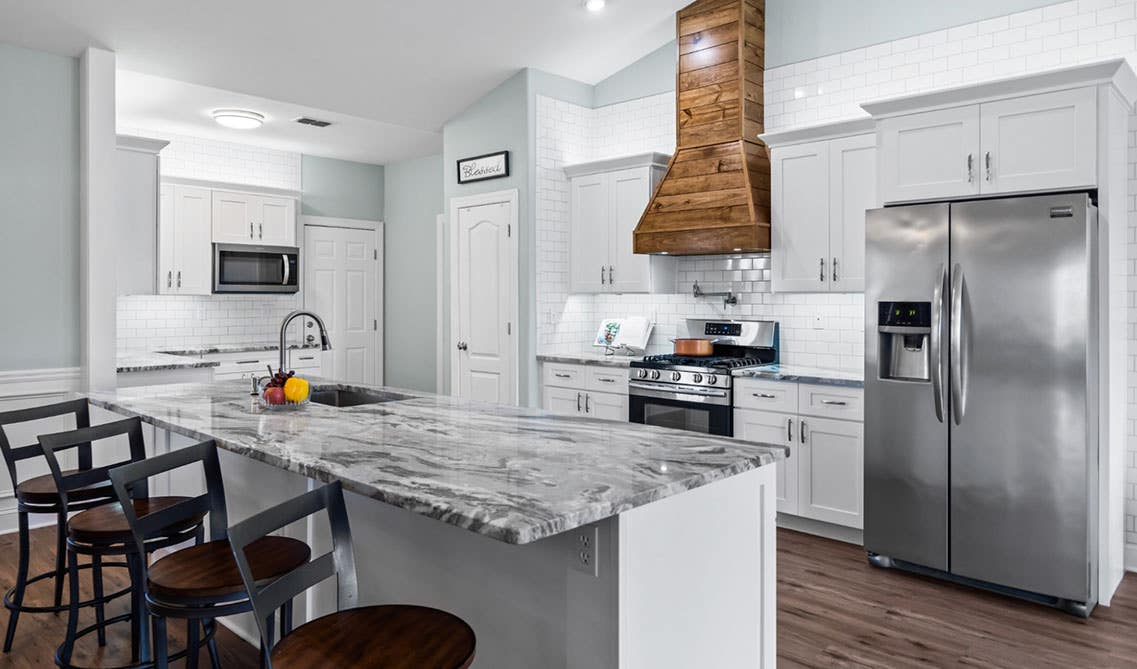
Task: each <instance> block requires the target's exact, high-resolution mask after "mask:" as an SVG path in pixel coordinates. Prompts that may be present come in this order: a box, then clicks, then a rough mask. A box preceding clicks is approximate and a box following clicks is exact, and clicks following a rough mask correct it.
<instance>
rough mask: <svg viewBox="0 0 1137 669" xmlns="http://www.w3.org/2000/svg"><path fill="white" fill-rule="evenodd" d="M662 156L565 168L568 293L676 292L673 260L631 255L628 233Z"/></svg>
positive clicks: (664, 159)
mask: <svg viewBox="0 0 1137 669" xmlns="http://www.w3.org/2000/svg"><path fill="white" fill-rule="evenodd" d="M667 160H668V156H666V155H664V154H661V153H646V154H639V155H634V156H627V157H623V158H612V159H608V160H600V161H596V162H592V163H581V164H578V165H569V166H567V167H565V175H566V176H568V177H569V193H570V198H569V200H570V208H571V213H570V226H569V289H570V290H571V291H572V292H574V293H673V292H675V287H676V286H675V279H676V260H675V258H673V257H669V256H656V255H636V254H635V253H632V231H633V230H635V228H636V224H638V223H639V220H640V217H641V216H642V215H643V213H644V209H646V208H647V205H648V202H650V201H651V195H652V192H653V191H654V190H655V187H656V185H657V184H658V183H659V180H660V179H662V178H663V173H664V171H665V170H666V168H667Z"/></svg>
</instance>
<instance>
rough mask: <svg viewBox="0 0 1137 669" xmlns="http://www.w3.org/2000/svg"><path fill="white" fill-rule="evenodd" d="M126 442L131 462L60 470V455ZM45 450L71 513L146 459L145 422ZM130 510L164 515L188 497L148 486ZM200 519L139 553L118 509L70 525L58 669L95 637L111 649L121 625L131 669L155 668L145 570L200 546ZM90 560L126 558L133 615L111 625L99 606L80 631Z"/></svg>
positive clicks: (96, 430) (176, 524)
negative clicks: (77, 501) (77, 500)
mask: <svg viewBox="0 0 1137 669" xmlns="http://www.w3.org/2000/svg"><path fill="white" fill-rule="evenodd" d="M124 435H125V436H126V437H127V440H128V443H129V456H128V458H127V459H126V460H123V461H118V462H115V463H113V464H108V465H100V466H98V467H91V468H90V469H86V470H81V471H77V472H65V471H63V469H62V468H61V467H60V464H59V456H58V454H59V453H60V452H62V451H66V450H69V449H73V448H78V447H82V446H84V445H86V446H87V447H88V448H92V447H94V446H95V445H96V444H98V445H99V447H100V448H107V447H109V446H113V445H114V444H113V443H110V444H108V443H107V440H108V439H112V438H114V437H120V436H124ZM39 443H40V447H41V448H42V450H43V455H44V457H45V458H46V459H47V464H48V467H49V468H50V469H51V475H52V477H53V478H54V480H55V487H56V489H57V491H58V495H59V503H60V505H61V506H63V507H65V508H66V507H67V506H68V505H69V503H70V499H71V496H72V495H74V494H76V493H77V492H80V491H83V490H85V489H88V488H91V487H92V486H107V485H109V484H110V479H109V472H110V470H111V469H113V468H114V467H116V466H119V465H121V464H124V463H129V462H139V461H141V460H143V459H145V457H146V445H145V442H144V441H143V437H142V422H141V421H140V420H139V419H138V418H128V419H126V420H120V421H117V422H114V423H106V424H103V425H96V426H94V427H83V428H79V429H77V430H72V431H70V432H58V433H55V434H45V435H40V437H39ZM131 492H132V494H131V496H130V501H131V506H133V507H134V509H135V511H136V512H137V513H159V512H161V511H162V510H163V509H168V508H171V507H174V506H176V505H177V504H178V503H180V502H182V501H185V500H186V499H187V498H185V497H150V496H148V494H147V493H148V489H147V487H146V485H145V483H143V484H140V485H138V486H136V487H135V488H134V490H132V491H131ZM203 518H204V514H200V515H198V516H197V517H195V518H191V519H189V520H183V519H177V520H172V521H171V522H169V523H166V524H164V525H162V526H161V527H160V528H159V529H158V530H156V531H155V532H154V533H153V534H152V535H151V536H148V537H147V538H146V543H145V545H144V546H143V547H142V550H139V549H138V547H137V545H136V544H135V542H134V539H133V536H132V535H131V532H130V525H129V523H128V522H127V520H126V516H125V514H124V513H123V510H122V505H121V504H119V503H111V504H104V505H102V506H96V507H94V508H91V509H87V510H86V511H81V512H79V513H77V514H76V515H74V516H72V517H71V519H70V520H68V521H67V567H68V573H69V575H70V579H69V580H70V584H71V595H70V606H69V607H68V616H67V635H66V637H65V638H64V640H63V643H62V644H60V646H59V648H58V649H57V650H56V652H55V663H56V665H58V666H60V667H63V668H64V669H71V668H72V667H73V665H72V664H71V656H72V652H73V651H74V648H75V642H76V641H77V640H78V639H79V638H81V637H83V636H86V635H87V634H90V633H91V632H95V633H96V634H97V635H98V639H99V645H100V646H104V645H106V628H107V627H108V626H110V625H113V624H116V623H120V622H128V621H129V622H130V630H131V635H130V657H131V662H132V663H133V664H132V666H136V667H151V666H152V663H151V662H150V661H149V659H148V657H147V656H148V655H149V639H148V638H147V637H148V633H149V626H148V625H146V624H144V623H145V606H144V604H143V600H142V587H143V586H142V565H143V564H144V562H145V561H146V559H147V556H148V555H149V554H150V553H152V552H154V551H156V550H160V549H162V548H168V547H170V546H176V545H177V544H180V543H184V542H186V541H195V542H197V543H201V541H202V538H203V537H202V535H203V526H202V519H203ZM80 555H86V556H89V557H90V558H91V560H92V562H93V563H95V564H98V563H99V562H100V561H101V560H102V559H103V558H104V557H106V556H121V557H125V558H126V563H127V568H128V569H129V571H130V582H131V587H130V604H131V606H130V612H129V613H125V614H122V615H119V616H116V617H114V618H111V619H109V620H108V619H106V617H105V615H104V613H103V607H102V605H101V603H100V604H96V605H95V607H94V608H95V623H94V624H93V625H89V626H87V627H84V628H83V629H79V608H80V606H79V578H78V571H79V556H80ZM101 595H102V582H101V580H100V579H97V578H96V579H95V600H96V601H98V600H100V599H101Z"/></svg>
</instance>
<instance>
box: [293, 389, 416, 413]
mask: <svg viewBox="0 0 1137 669" xmlns="http://www.w3.org/2000/svg"><path fill="white" fill-rule="evenodd" d="M409 399H412V397H411V396H410V395H402V394H399V393H386V392H382V391H375V390H346V389H343V388H316V389H314V390H312V396H311V397H310V398H309V401H310V402H315V403H316V404H324V405H326V406H330V407H340V408H343V407H357V406H362V405H365V404H382V403H383V402H398V401H399V400H409Z"/></svg>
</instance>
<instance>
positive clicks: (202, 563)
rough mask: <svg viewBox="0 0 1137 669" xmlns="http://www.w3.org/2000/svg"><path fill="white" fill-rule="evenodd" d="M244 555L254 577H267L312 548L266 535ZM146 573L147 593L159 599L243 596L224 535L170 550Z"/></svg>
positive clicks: (299, 561)
mask: <svg viewBox="0 0 1137 669" xmlns="http://www.w3.org/2000/svg"><path fill="white" fill-rule="evenodd" d="M247 555H248V559H249V565H250V566H251V567H252V570H253V575H254V576H255V577H256V579H257V580H258V581H262V580H263V581H271V580H273V579H276V578H278V577H280V576H283V575H284V574H287V573H288V572H290V571H292V570H293V569H296V568H297V567H299V566H301V565H303V564H304V563H305V562H307V561H308V559H309V558H310V557H311V556H312V549H311V548H309V547H308V544H306V543H304V542H303V541H298V540H296V539H290V538H288V537H278V536H269V537H263V538H261V539H259V540H257V541H254V542H253V543H252V544H249V547H248V549H247ZM149 577H150V578H149V581H148V583H149V591H150V595H151V596H152V597H154V598H155V599H160V600H163V601H177V600H185V599H206V598H226V597H231V596H233V595H239V596H240V597H244V596H245V584H244V582H243V581H242V580H241V572H240V570H238V569H237V561H236V560H235V559H234V558H233V549H232V548H230V546H229V541H228V539H222V540H220V541H210V542H208V543H204V544H199V545H197V546H190V547H189V548H183V549H182V550H179V551H177V552H174V553H171V554H169V555H167V556H165V557H163V558H161V559H159V560H158V561H157V562H155V563H154V564H152V565H150V570H149Z"/></svg>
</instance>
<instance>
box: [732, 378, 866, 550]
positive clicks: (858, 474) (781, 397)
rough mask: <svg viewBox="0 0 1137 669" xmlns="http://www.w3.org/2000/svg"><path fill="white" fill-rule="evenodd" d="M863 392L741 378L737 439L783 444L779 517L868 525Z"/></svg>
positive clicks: (846, 524) (844, 524)
mask: <svg viewBox="0 0 1137 669" xmlns="http://www.w3.org/2000/svg"><path fill="white" fill-rule="evenodd" d="M863 395H864V391H862V390H860V389H858V388H843V387H839V386H827V385H825V386H823V385H813V384H804V383H802V384H798V383H794V382H786V381H769V380H765V379H739V380H738V382H737V385H736V387H735V398H736V402H735V407H736V408H735V410H734V436H735V437H736V438H738V439H746V440H748V441H759V442H765V443H772V444H783V445H785V446H787V447H788V448H789V452H790V456H789V458H787V459H786V460H784V461H782V462H779V463H778V465H777V467H778V472H777V481H778V485H777V495H776V497H777V504H778V512H779V513H785V514H790V515H794V516H801V517H803V518H810V519H812V520H819V521H822V522H826V523H832V524H834V525H841V526H844V527H850V528H854V529H858V530H859V529H863V527H864V423H863V409H862V407H863Z"/></svg>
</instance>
